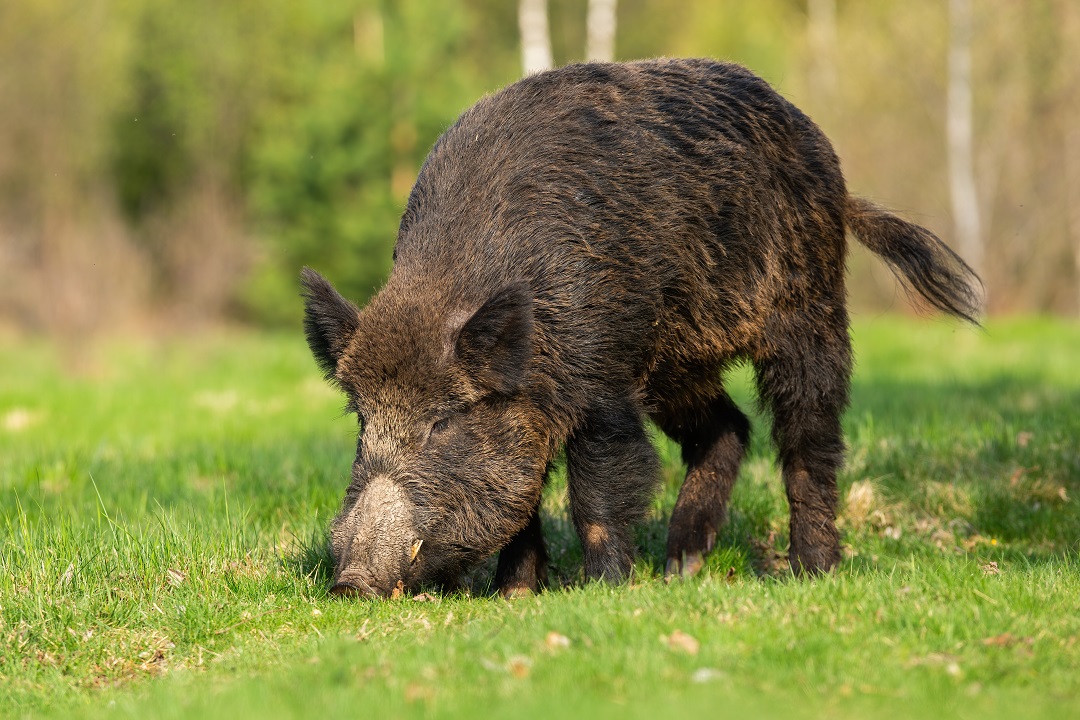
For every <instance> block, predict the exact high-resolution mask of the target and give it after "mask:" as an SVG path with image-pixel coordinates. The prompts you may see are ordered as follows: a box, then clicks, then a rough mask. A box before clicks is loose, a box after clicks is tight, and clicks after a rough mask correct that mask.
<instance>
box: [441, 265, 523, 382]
mask: <svg viewBox="0 0 1080 720" xmlns="http://www.w3.org/2000/svg"><path fill="white" fill-rule="evenodd" d="M532 304H533V301H532V293H531V292H529V288H528V286H527V285H525V283H523V282H518V283H513V284H511V285H507V286H506V287H504V288H503V289H502V290H500V291H499V292H497V293H495V294H494V295H492V296H491V297H490V298H488V300H487V302H485V303H484V304H483V305H482V306H481V307H480V309H479V310H477V311H476V312H475V313H473V316H472V317H471V318H469V319H468V320H467V321H466V322H465V324H464V325H463V326H462V328H461V330H460V331H459V333H458V337H457V341H456V342H455V343H454V354H455V355H456V356H457V359H458V361H459V362H461V363H462V364H463V365H464V366H465V368H466V370H467V371H468V372H469V373H470V374H471V375H472V376H473V377H474V378H475V379H476V380H478V381H479V382H480V383H481V384H483V385H484V386H485V387H486V388H488V389H489V390H492V391H494V392H498V393H503V394H507V395H509V394H511V393H513V392H514V391H515V390H517V389H518V387H519V385H520V384H521V381H522V380H523V379H524V377H525V364H526V363H527V362H528V360H529V354H530V352H531V351H532V333H533V319H532Z"/></svg>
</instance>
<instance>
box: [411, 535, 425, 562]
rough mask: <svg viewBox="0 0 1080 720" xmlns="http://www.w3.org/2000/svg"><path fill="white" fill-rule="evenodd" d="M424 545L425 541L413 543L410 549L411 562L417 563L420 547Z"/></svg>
mask: <svg viewBox="0 0 1080 720" xmlns="http://www.w3.org/2000/svg"><path fill="white" fill-rule="evenodd" d="M423 544H424V541H423V540H414V541H413V544H412V547H411V548H409V562H416V555H417V554H418V553H419V552H420V546H421V545H423Z"/></svg>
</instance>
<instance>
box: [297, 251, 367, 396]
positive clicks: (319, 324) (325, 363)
mask: <svg viewBox="0 0 1080 720" xmlns="http://www.w3.org/2000/svg"><path fill="white" fill-rule="evenodd" d="M300 282H301V283H302V284H303V286H304V292H303V296H304V335H306V336H307V342H308V347H310V348H311V354H312V355H314V356H315V362H317V363H318V364H319V367H320V368H322V371H323V372H324V373H325V374H326V377H327V379H333V377H334V373H335V372H336V371H337V363H338V360H339V359H340V358H341V354H342V353H343V352H345V348H347V347H348V346H349V341H350V340H352V337H353V335H355V334H356V329H357V327H358V326H359V316H360V310H359V309H358V308H357V307H356V306H355V305H353V304H352V303H351V302H349V301H348V300H346V299H345V298H343V297H341V295H340V294H338V291H337V290H335V289H334V286H333V285H331V284H330V283H329V282H328V281H327V279H326V278H324V277H323V276H322V275H320V274H319V273H317V272H315V271H314V270H312V269H311V268H308V267H306V268H304V269H303V270H302V271H301V272H300Z"/></svg>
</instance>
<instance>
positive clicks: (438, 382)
mask: <svg viewBox="0 0 1080 720" xmlns="http://www.w3.org/2000/svg"><path fill="white" fill-rule="evenodd" d="M302 280H303V285H304V296H305V317H304V330H305V333H306V335H307V340H308V344H309V346H310V347H311V350H312V353H313V354H314V355H315V359H316V361H317V362H318V364H319V365H320V366H321V368H322V369H323V371H324V372H325V373H326V376H327V378H328V379H330V380H331V381H332V382H333V383H334V384H336V385H337V386H338V387H340V389H341V390H342V391H343V392H344V393H345V394H346V396H347V397H348V405H347V407H348V409H349V410H350V411H353V412H355V413H356V414H357V419H358V426H359V432H358V439H357V444H356V458H355V460H354V461H353V466H352V478H351V482H350V484H349V486H348V490H347V491H346V493H345V500H344V503H343V504H342V508H341V511H340V513H339V514H338V516H337V517H336V518H335V519H334V520H333V522H332V523H331V525H330V532H329V536H330V552H331V554H332V555H333V558H334V577H333V586H332V588H331V592H333V593H335V594H344V595H359V596H386V595H390V594H391V593H392V592H393V590H394V588H395V587H396V586H397V585H398V583H399V582H403V583H404V586H405V587H406V588H408V589H415V588H417V587H419V586H420V585H423V584H441V585H447V584H452V583H454V582H455V581H456V579H457V578H458V577H459V576H460V574H461V572H462V571H463V570H465V569H467V568H468V566H469V565H471V564H473V563H475V562H477V561H479V560H481V559H483V558H484V557H486V556H487V555H490V554H491V553H493V552H495V551H496V550H498V549H500V548H501V547H502V546H503V545H505V544H506V543H507V542H508V541H509V540H510V539H511V538H512V537H513V535H514V534H515V533H517V532H518V531H519V530H521V529H522V528H523V527H525V525H526V524H527V523H528V521H529V519H530V517H531V514H532V512H533V511H534V509H535V508H536V505H537V503H538V501H539V497H540V490H541V486H542V484H543V477H544V473H545V470H546V466H547V463H548V460H549V458H550V456H551V454H552V451H551V448H549V445H550V441H549V440H548V439H547V438H546V436H545V434H543V433H541V432H539V431H538V429H537V428H539V427H541V426H542V424H543V423H542V421H541V420H540V416H539V414H538V412H537V410H536V403H535V402H533V401H532V400H530V396H529V392H528V384H529V382H528V379H529V371H530V364H531V356H532V343H533V320H532V318H533V309H532V304H533V301H532V297H531V294H530V292H529V290H528V288H527V287H526V286H525V285H524V284H521V283H514V284H510V285H507V286H505V287H503V288H501V289H500V290H498V291H496V292H494V293H492V294H491V295H490V296H488V297H487V298H486V299H484V300H480V301H478V302H474V303H468V302H465V301H458V302H449V301H445V299H444V298H441V297H435V296H432V295H433V293H432V291H431V290H430V289H424V288H418V287H416V286H414V285H410V283H409V281H408V280H404V281H402V280H400V279H395V278H394V277H391V279H390V281H389V282H388V284H387V286H386V287H385V288H384V289H383V290H382V291H381V292H380V293H379V294H378V295H377V296H376V297H375V298H374V299H373V300H372V301H371V303H369V305H368V306H367V307H366V308H365V309H364V310H363V311H360V310H358V309H357V307H356V306H355V305H353V304H352V303H350V302H348V301H347V300H345V299H344V298H342V297H341V295H339V294H338V293H337V291H335V290H334V288H333V287H332V286H331V285H330V283H328V282H327V281H326V280H325V279H324V278H323V277H321V276H320V275H319V274H317V273H316V272H314V271H313V270H310V269H306V268H305V270H304V272H303V275H302Z"/></svg>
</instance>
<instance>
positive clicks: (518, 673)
mask: <svg viewBox="0 0 1080 720" xmlns="http://www.w3.org/2000/svg"><path fill="white" fill-rule="evenodd" d="M506 667H507V669H508V670H510V674H511V675H513V676H514V677H516V678H518V679H521V678H526V677H528V676H529V670H530V669H531V667H532V660H530V659H529V658H527V657H525V656H524V655H515V656H513V657H512V658H510V659H509V660H508V661H507V662H506Z"/></svg>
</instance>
